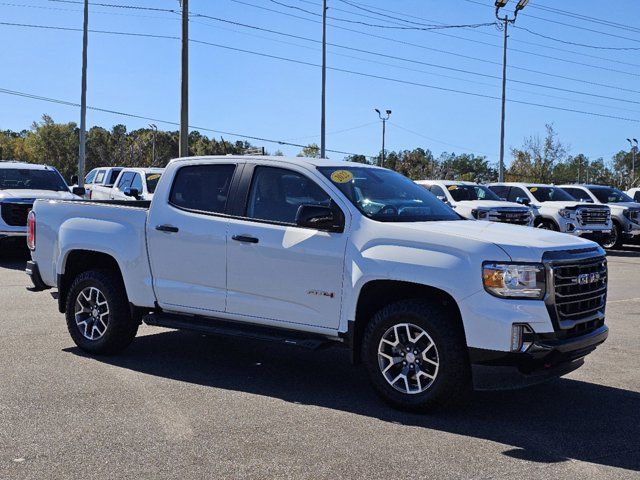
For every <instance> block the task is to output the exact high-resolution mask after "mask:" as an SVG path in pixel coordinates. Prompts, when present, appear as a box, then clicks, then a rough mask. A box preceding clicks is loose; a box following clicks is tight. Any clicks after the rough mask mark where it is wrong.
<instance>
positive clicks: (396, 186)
mask: <svg viewBox="0 0 640 480" xmlns="http://www.w3.org/2000/svg"><path fill="white" fill-rule="evenodd" d="M318 170H320V172H321V173H322V174H323V175H324V176H325V177H327V178H328V179H329V180H331V182H332V183H333V184H334V185H335V186H336V187H338V188H339V189H340V191H341V192H342V193H343V194H344V195H345V196H346V197H347V198H348V199H349V201H350V202H351V203H353V204H354V205H355V206H356V207H357V208H358V210H360V212H362V214H363V215H365V216H367V217H368V218H371V219H373V220H377V221H380V222H428V221H435V220H460V217H459V216H458V215H457V214H456V213H455V212H454V211H453V210H452V209H451V208H450V207H448V206H447V205H445V204H444V203H442V202H441V201H440V200H438V199H437V198H436V197H435V196H434V195H433V194H432V193H431V192H429V191H427V190H426V189H424V188H423V187H421V186H420V185H417V184H415V183H414V182H413V181H411V180H409V179H408V178H407V177H405V176H403V175H400V174H399V173H396V172H392V171H391V170H382V169H373V168H363V167H346V168H345V167H318Z"/></svg>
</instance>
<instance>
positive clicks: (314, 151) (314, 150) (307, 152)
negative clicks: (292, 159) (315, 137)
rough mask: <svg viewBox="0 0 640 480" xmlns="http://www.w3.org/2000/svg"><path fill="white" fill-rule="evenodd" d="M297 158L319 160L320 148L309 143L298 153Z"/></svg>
mask: <svg viewBox="0 0 640 480" xmlns="http://www.w3.org/2000/svg"><path fill="white" fill-rule="evenodd" d="M297 156H298V157H310V158H320V147H319V146H318V145H317V144H315V143H311V144H309V145H307V146H306V147H304V148H303V149H302V150H301V151H300V153H298V155H297Z"/></svg>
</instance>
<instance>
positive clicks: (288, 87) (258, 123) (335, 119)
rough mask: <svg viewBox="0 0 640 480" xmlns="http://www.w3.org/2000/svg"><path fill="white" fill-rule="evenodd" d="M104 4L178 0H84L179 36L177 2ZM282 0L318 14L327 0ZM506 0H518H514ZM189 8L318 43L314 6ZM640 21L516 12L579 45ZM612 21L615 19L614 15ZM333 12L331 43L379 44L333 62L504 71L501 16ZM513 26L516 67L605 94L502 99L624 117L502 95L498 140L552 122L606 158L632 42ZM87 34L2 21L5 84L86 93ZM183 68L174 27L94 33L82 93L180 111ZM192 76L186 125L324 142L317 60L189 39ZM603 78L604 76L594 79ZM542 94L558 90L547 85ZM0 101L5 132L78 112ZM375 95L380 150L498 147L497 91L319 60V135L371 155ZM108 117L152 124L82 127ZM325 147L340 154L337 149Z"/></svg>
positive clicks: (425, 9)
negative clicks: (503, 117)
mask: <svg viewBox="0 0 640 480" xmlns="http://www.w3.org/2000/svg"><path fill="white" fill-rule="evenodd" d="M100 2H101V3H111V4H119V5H138V6H144V7H156V8H169V9H178V8H179V7H178V1H177V0H92V3H94V5H92V6H91V14H90V28H91V29H95V30H112V31H119V32H136V33H148V34H154V35H168V36H179V35H180V22H179V17H178V15H176V14H172V13H166V12H151V11H145V10H140V11H132V10H129V9H114V8H107V7H101V6H97V5H95V4H97V3H100ZM278 2H280V3H284V4H286V5H290V6H295V7H299V8H302V9H305V10H309V11H311V12H316V13H318V14H319V13H321V7H320V4H321V1H320V0H278ZM515 2H516V0H511V2H510V4H514V3H515ZM349 3H352V4H354V3H355V4H357V5H360V6H361V7H363V8H367V9H370V10H377V11H379V12H381V13H384V14H385V15H388V16H390V17H396V18H398V19H405V20H409V21H411V22H414V23H412V24H410V23H406V22H402V21H400V20H396V19H392V18H389V17H382V16H379V15H374V14H372V13H368V12H366V11H364V10H362V9H358V8H356V7H354V6H353V5H348V4H347V3H345V2H343V1H340V0H329V1H328V4H329V6H330V10H329V16H330V17H336V18H341V19H347V20H351V21H354V22H365V23H373V24H377V25H387V26H400V25H402V26H405V27H406V26H411V25H417V24H419V23H422V24H428V25H433V24H436V23H443V24H473V23H484V22H491V21H492V20H493V19H494V16H493V15H494V14H493V9H492V8H491V6H492V5H493V0H472V1H469V0H448V1H442V0H395V1H392V2H391V1H383V0H349ZM612 4H613V8H612ZM546 7H555V8H561V9H563V10H566V11H569V12H572V13H577V14H580V15H586V16H589V17H594V18H595V19H599V23H596V22H594V21H585V20H584V19H582V18H577V17H576V16H568V15H564V14H560V13H558V12H553V11H549V10H548V9H546ZM190 9H191V11H192V12H194V13H201V14H206V15H210V16H215V17H218V18H222V19H225V20H231V21H236V22H241V23H245V24H249V25H253V26H258V27H261V28H266V29H270V30H275V31H278V32H283V33H287V34H292V35H297V36H302V37H306V38H311V39H316V40H319V39H320V38H321V24H320V23H319V20H320V19H319V18H318V17H316V16H313V15H310V14H308V13H305V12H302V11H300V10H295V9H291V8H287V7H286V6H282V5H278V4H277V3H275V2H273V1H271V0H235V1H234V0H191V5H190ZM380 9H385V11H384V12H383V11H381V10H380ZM0 12H1V14H0V22H13V23H23V24H24V23H26V24H38V25H49V26H59V27H72V28H80V27H81V26H82V7H81V5H79V4H73V3H57V2H50V1H46V0H10V1H9V2H0ZM276 12H284V13H286V14H289V15H295V17H299V18H295V17H292V16H287V15H283V14H280V13H276ZM372 17H373V18H372ZM535 17H537V18H535ZM637 18H640V2H638V1H637V0H618V1H616V2H603V1H601V0H598V1H596V0H565V1H563V2H557V1H555V2H554V1H552V0H531V1H530V3H529V6H528V7H527V8H526V9H525V10H524V11H523V12H522V13H521V15H520V17H519V18H518V22H517V24H516V25H517V26H518V27H526V28H529V29H531V30H533V31H535V32H538V33H539V34H542V35H546V36H552V37H557V38H560V39H564V40H567V41H571V42H576V43H584V44H590V45H594V46H600V47H608V48H611V47H631V48H640V28H636V27H633V25H634V24H635V20H636V19H637ZM609 22H615V23H619V24H622V26H619V27H615V26H613V25H611V24H610V23H609ZM329 23H330V26H329V28H328V40H329V42H331V43H335V44H339V45H343V46H348V47H351V48H355V49H361V50H367V51H372V52H377V53H380V54H383V55H387V56H388V57H381V56H373V55H371V54H368V53H363V52H358V51H353V50H346V49H342V48H337V47H329V48H328V64H329V66H331V67H335V68H339V69H346V70H353V71H357V72H363V73H367V74H372V75H377V76H382V77H388V78H394V79H399V80H403V81H408V82H413V83H419V84H425V85H431V86H435V87H443V88H447V89H453V90H461V91H466V92H471V93H476V94H481V95H487V96H490V97H499V96H500V80H499V78H487V77H482V76H477V75H472V74H469V73H465V72H459V71H452V70H446V69H442V68H436V67H433V66H428V65H424V64H418V63H410V62H407V61H402V60H398V59H396V58H393V57H402V58H405V59H408V60H413V61H418V62H424V63H429V64H435V65H440V66H443V67H448V68H453V69H459V70H466V71H472V72H477V73H480V74H485V75H490V76H494V77H500V75H501V66H500V63H501V61H502V50H501V42H502V38H501V35H502V34H501V33H500V32H499V31H497V30H496V28H495V27H494V26H490V27H482V28H476V29H452V30H440V31H436V32H434V31H429V32H427V31H409V30H403V29H390V28H385V29H383V28H376V27H371V26H366V25H362V24H358V23H347V22H341V21H337V20H329ZM563 24H565V25H563ZM336 26H338V27H340V28H336ZM574 26H575V27H580V28H575V27H574ZM345 29H349V30H351V31H349V30H345ZM354 30H357V31H358V32H364V33H366V34H372V35H376V36H377V37H374V36H371V35H363V34H361V33H356V32H354ZM600 32H601V33H600ZM510 34H511V35H510V52H509V55H510V59H509V63H510V70H509V77H510V78H512V79H514V80H520V81H526V82H531V83H537V84H543V85H547V86H550V87H554V88H555V89H558V88H562V89H567V90H576V91H580V92H584V93H589V94H593V95H598V96H601V97H612V98H601V97H590V96H585V95H578V94H575V93H571V92H566V91H557V90H554V89H546V88H541V87H537V86H528V85H524V84H516V83H510V84H509V89H508V98H510V99H513V100H519V101H524V102H531V103H541V104H545V105H550V106H555V107H560V108H566V109H575V110H581V111H588V112H593V113H598V114H602V115H609V116H614V117H626V118H627V119H629V120H619V119H611V118H602V117H597V116H591V115H585V114H577V113H570V112H566V111H559V110H551V109H547V108H540V107H535V106H531V105H523V104H517V103H509V104H508V110H507V141H506V143H507V148H509V147H511V146H519V145H521V144H522V142H523V139H524V138H525V137H527V136H529V135H533V134H537V133H540V134H542V133H543V132H544V125H545V123H553V124H554V125H555V128H556V130H557V131H558V133H559V135H560V138H561V140H563V141H564V142H566V143H567V144H568V145H569V146H570V150H571V153H574V154H575V153H579V152H584V153H585V154H587V155H589V156H591V157H593V158H596V157H600V156H604V157H605V158H609V157H610V156H611V155H612V154H613V153H615V152H617V151H619V150H621V149H623V148H626V147H627V146H628V144H627V143H626V140H625V139H626V138H627V137H629V136H635V137H638V136H640V123H639V121H640V82H639V79H640V50H628V51H614V50H596V49H591V48H585V47H582V46H573V45H567V44H562V43H558V42H554V41H552V40H548V39H545V38H542V37H539V36H534V35H532V34H531V33H528V32H526V31H525V30H522V29H512V30H511V31H510ZM379 37H385V38H379ZM620 37H624V38H620ZM191 38H193V39H195V40H201V41H206V42H211V43H215V44H219V45H225V46H229V47H234V48H239V49H244V50H251V51H256V52H260V53H264V54H268V55H274V56H280V57H286V58H290V59H296V60H300V61H303V62H309V63H312V64H319V63H320V61H321V56H320V55H321V54H320V45H319V44H318V43H313V42H308V41H305V40H302V39H295V38H291V37H285V36H279V35H276V34H272V33H266V32H262V31H258V30H254V29H248V28H245V27H241V26H234V25H231V24H229V23H222V22H219V21H214V20H210V19H205V18H202V17H199V18H193V21H192V24H191ZM81 40H82V35H81V33H79V32H73V31H72V32H67V31H58V30H42V29H32V28H25V27H15V26H6V25H0V44H1V45H3V48H2V50H1V53H0V65H2V74H1V75H0V88H4V89H10V90H16V91H20V92H26V93H30V94H36V95H41V96H46V97H53V98H56V99H61V100H66V101H71V102H75V103H77V102H79V99H80V70H81ZM394 40H395V41H394ZM403 42H404V43H403ZM410 44H411V45H410ZM389 57H391V58H389ZM546 57H555V58H557V59H551V58H546ZM481 60H482V61H481ZM571 62H573V63H571ZM581 63H584V64H589V65H591V66H587V65H580V64H581ZM179 65H180V43H179V41H177V40H174V39H154V38H144V37H130V36H114V35H106V34H101V33H92V34H91V35H90V39H89V89H88V104H89V105H92V106H96V107H101V108H107V109H112V110H118V111H124V112H130V113H134V114H139V115H143V116H149V117H154V118H158V119H166V120H169V121H177V120H178V119H179V78H180V77H179ZM514 67H518V68H514ZM527 69H528V70H536V71H538V72H542V73H534V72H532V71H528V70H527ZM543 73H546V74H550V75H545V74H543ZM190 75H191V102H190V108H191V118H190V124H192V125H197V126H202V127H208V128H212V129H217V130H223V131H228V132H237V133H241V134H247V135H254V136H259V137H265V138H272V139H283V140H290V141H293V142H295V143H310V142H319V123H320V122H319V120H320V69H319V68H317V67H315V66H309V65H301V64H295V63H290V62H285V61H281V60H277V59H273V58H266V57H260V56H255V55H252V54H247V53H241V52H238V51H233V50H227V49H223V48H220V47H213V46H205V45H202V44H192V46H191V69H190ZM559 77H571V78H574V79H577V80H583V81H584V82H589V83H581V82H579V81H576V80H570V79H564V78H559ZM596 83H597V84H602V86H601V85H594V84H596ZM549 95H551V96H553V97H559V98H550V97H549ZM623 100H626V101H623ZM632 102H635V103H632ZM0 105H1V108H0V129H8V128H10V129H14V130H20V129H24V128H28V127H29V126H30V125H31V123H32V122H33V121H34V120H37V119H39V118H40V117H41V115H42V114H43V113H48V114H49V115H51V116H53V118H54V119H55V120H56V121H60V122H66V121H76V122H78V121H79V109H77V108H74V107H69V106H64V105H57V104H49V103H43V102H41V101H37V100H32V99H26V98H20V97H14V96H8V95H5V94H0ZM374 107H378V108H381V109H387V108H389V109H392V110H393V114H392V117H391V123H390V124H389V125H388V130H387V148H388V149H392V150H397V149H404V148H414V147H418V146H421V147H423V148H430V149H431V150H432V151H434V152H435V153H436V154H437V155H438V154H439V153H440V152H442V151H455V152H458V153H462V152H471V153H477V154H484V155H486V156H487V157H488V158H489V159H490V160H491V161H496V160H497V157H498V148H499V118H500V102H499V101H498V100H495V99H490V98H481V97H476V96H469V95H464V94H460V93H454V92H447V91H443V90H437V89H433V88H426V87H423V86H417V85H407V84H401V83H395V82H392V81H389V80H384V79H376V78H368V77H362V76H357V75H354V74H349V73H344V72H338V71H329V72H328V97H327V115H328V116H327V131H328V133H329V134H328V136H327V148H329V149H337V150H345V151H350V152H358V153H364V154H367V155H375V154H377V153H378V152H379V149H380V125H379V123H376V121H377V116H376V114H375V113H374V111H373V109H374ZM633 120H635V121H633ZM117 123H124V124H126V125H127V126H128V127H129V128H130V129H135V128H139V127H143V126H146V125H147V124H148V123H149V122H147V121H144V120H137V119H131V118H126V117H121V116H118V115H114V114H107V113H99V112H95V111H89V113H88V125H90V126H92V125H100V126H103V127H106V128H110V127H111V126H112V125H114V124H117ZM156 123H157V124H158V126H159V127H160V128H166V129H176V127H175V126H171V125H167V124H162V123H160V122H156ZM353 127H360V128H353ZM344 130H348V131H344ZM407 130H411V131H413V132H416V133H417V134H420V135H421V136H418V135H416V134H414V133H410V132H409V131H407ZM205 133H206V132H205ZM207 134H208V135H213V134H209V133H207ZM225 139H228V140H236V139H237V137H232V136H225ZM253 143H255V144H261V143H260V142H253ZM263 145H264V146H266V147H267V148H268V149H269V150H271V151H273V150H275V149H276V148H280V149H281V150H283V151H284V152H285V153H286V154H295V153H297V152H298V150H299V149H297V148H293V147H278V146H276V145H273V144H269V143H264V144H263ZM329 156H331V157H333V158H339V157H341V155H337V154H330V155H329Z"/></svg>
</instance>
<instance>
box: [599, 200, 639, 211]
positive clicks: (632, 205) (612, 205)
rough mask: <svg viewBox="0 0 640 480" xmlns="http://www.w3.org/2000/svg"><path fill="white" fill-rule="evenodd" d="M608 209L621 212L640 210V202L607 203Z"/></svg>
mask: <svg viewBox="0 0 640 480" xmlns="http://www.w3.org/2000/svg"><path fill="white" fill-rule="evenodd" d="M606 205H607V207H609V208H610V209H611V211H612V212H613V211H616V210H618V211H620V210H626V209H627V208H632V209H634V210H640V203H638V202H620V203H607V204H606Z"/></svg>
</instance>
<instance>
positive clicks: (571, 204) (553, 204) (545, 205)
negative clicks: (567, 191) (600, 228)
mask: <svg viewBox="0 0 640 480" xmlns="http://www.w3.org/2000/svg"><path fill="white" fill-rule="evenodd" d="M533 203H535V204H536V205H537V206H538V207H539V208H576V207H583V206H585V205H594V204H593V203H587V202H576V201H573V200H572V201H567V202H565V201H561V202H533Z"/></svg>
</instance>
